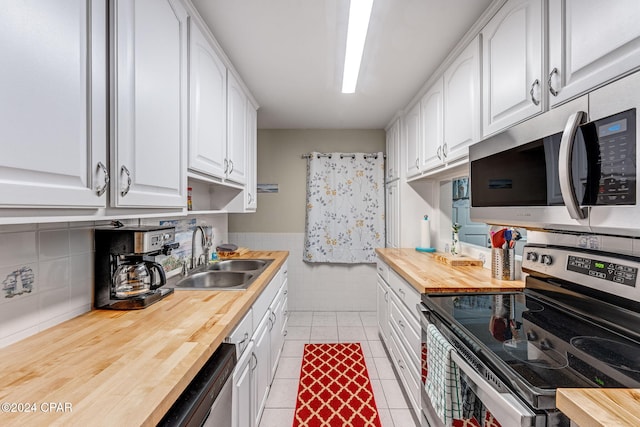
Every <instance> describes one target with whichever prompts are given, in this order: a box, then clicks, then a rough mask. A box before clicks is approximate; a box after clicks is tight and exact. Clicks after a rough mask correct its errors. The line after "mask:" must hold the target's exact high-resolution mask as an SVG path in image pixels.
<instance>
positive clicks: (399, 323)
mask: <svg viewBox="0 0 640 427" xmlns="http://www.w3.org/2000/svg"><path fill="white" fill-rule="evenodd" d="M398 326H400V327H401V328H402V329H404V322H403V321H402V320H398Z"/></svg>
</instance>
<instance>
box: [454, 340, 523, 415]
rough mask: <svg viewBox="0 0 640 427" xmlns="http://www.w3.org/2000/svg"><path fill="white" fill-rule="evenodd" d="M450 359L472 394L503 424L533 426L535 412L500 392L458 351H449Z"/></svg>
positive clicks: (512, 397)
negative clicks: (463, 376) (463, 377)
mask: <svg viewBox="0 0 640 427" xmlns="http://www.w3.org/2000/svg"><path fill="white" fill-rule="evenodd" d="M451 359H452V360H453V361H454V362H455V364H456V365H458V369H459V370H460V371H462V372H463V373H464V375H465V376H466V377H467V378H466V379H467V381H468V382H469V386H470V387H471V388H472V390H473V392H474V394H475V395H476V396H477V397H478V398H479V399H480V401H481V402H482V403H483V404H484V406H486V407H487V409H488V410H489V412H491V414H493V416H494V418H495V419H496V420H497V421H498V422H499V423H500V424H501V425H503V426H523V427H524V426H527V427H529V426H535V425H536V414H535V413H534V412H533V411H532V410H531V409H529V408H527V407H526V406H524V404H522V403H521V402H520V401H518V399H516V397H515V396H514V395H512V394H510V393H500V392H499V391H498V390H496V389H495V388H493V386H492V385H491V384H489V382H487V380H486V379H484V378H483V377H482V376H480V374H478V373H477V372H476V371H475V369H473V368H472V367H471V366H470V365H469V364H468V363H467V362H466V361H465V360H464V359H463V358H462V357H460V355H458V353H456V352H455V351H452V352H451Z"/></svg>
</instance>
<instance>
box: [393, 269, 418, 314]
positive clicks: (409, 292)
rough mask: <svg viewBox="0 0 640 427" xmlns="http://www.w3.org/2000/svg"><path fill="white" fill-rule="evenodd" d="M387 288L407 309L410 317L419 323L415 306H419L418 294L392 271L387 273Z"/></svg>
mask: <svg viewBox="0 0 640 427" xmlns="http://www.w3.org/2000/svg"><path fill="white" fill-rule="evenodd" d="M388 283H389V286H390V287H391V290H392V291H393V293H394V294H395V295H396V296H397V297H398V299H399V300H400V301H402V303H403V304H404V305H405V306H406V307H407V308H408V310H409V313H410V316H411V317H412V318H413V319H415V321H416V322H418V321H419V318H418V310H417V309H416V306H417V305H418V304H420V293H419V292H418V291H416V290H415V289H414V288H413V286H411V285H410V284H409V283H407V282H406V281H405V280H404V279H403V278H402V277H400V276H399V275H398V273H396V272H395V271H393V270H390V271H389V282H388Z"/></svg>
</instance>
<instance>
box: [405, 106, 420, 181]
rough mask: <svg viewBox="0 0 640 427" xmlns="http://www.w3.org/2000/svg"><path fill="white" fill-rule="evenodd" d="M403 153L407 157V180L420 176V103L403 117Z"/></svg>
mask: <svg viewBox="0 0 640 427" xmlns="http://www.w3.org/2000/svg"><path fill="white" fill-rule="evenodd" d="M404 129H405V132H404V137H405V150H406V151H405V152H406V156H407V163H406V165H407V166H406V167H407V170H406V173H407V178H411V177H413V176H416V175H419V174H420V172H421V171H420V152H421V150H422V137H421V135H420V103H419V102H417V103H416V105H414V106H413V108H412V109H411V110H409V112H408V113H407V114H406V115H405V116H404Z"/></svg>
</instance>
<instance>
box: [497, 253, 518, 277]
mask: <svg viewBox="0 0 640 427" xmlns="http://www.w3.org/2000/svg"><path fill="white" fill-rule="evenodd" d="M515 257H516V256H515V250H514V249H499V248H493V249H491V277H493V278H494V279H500V280H515V278H516V258H515Z"/></svg>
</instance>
